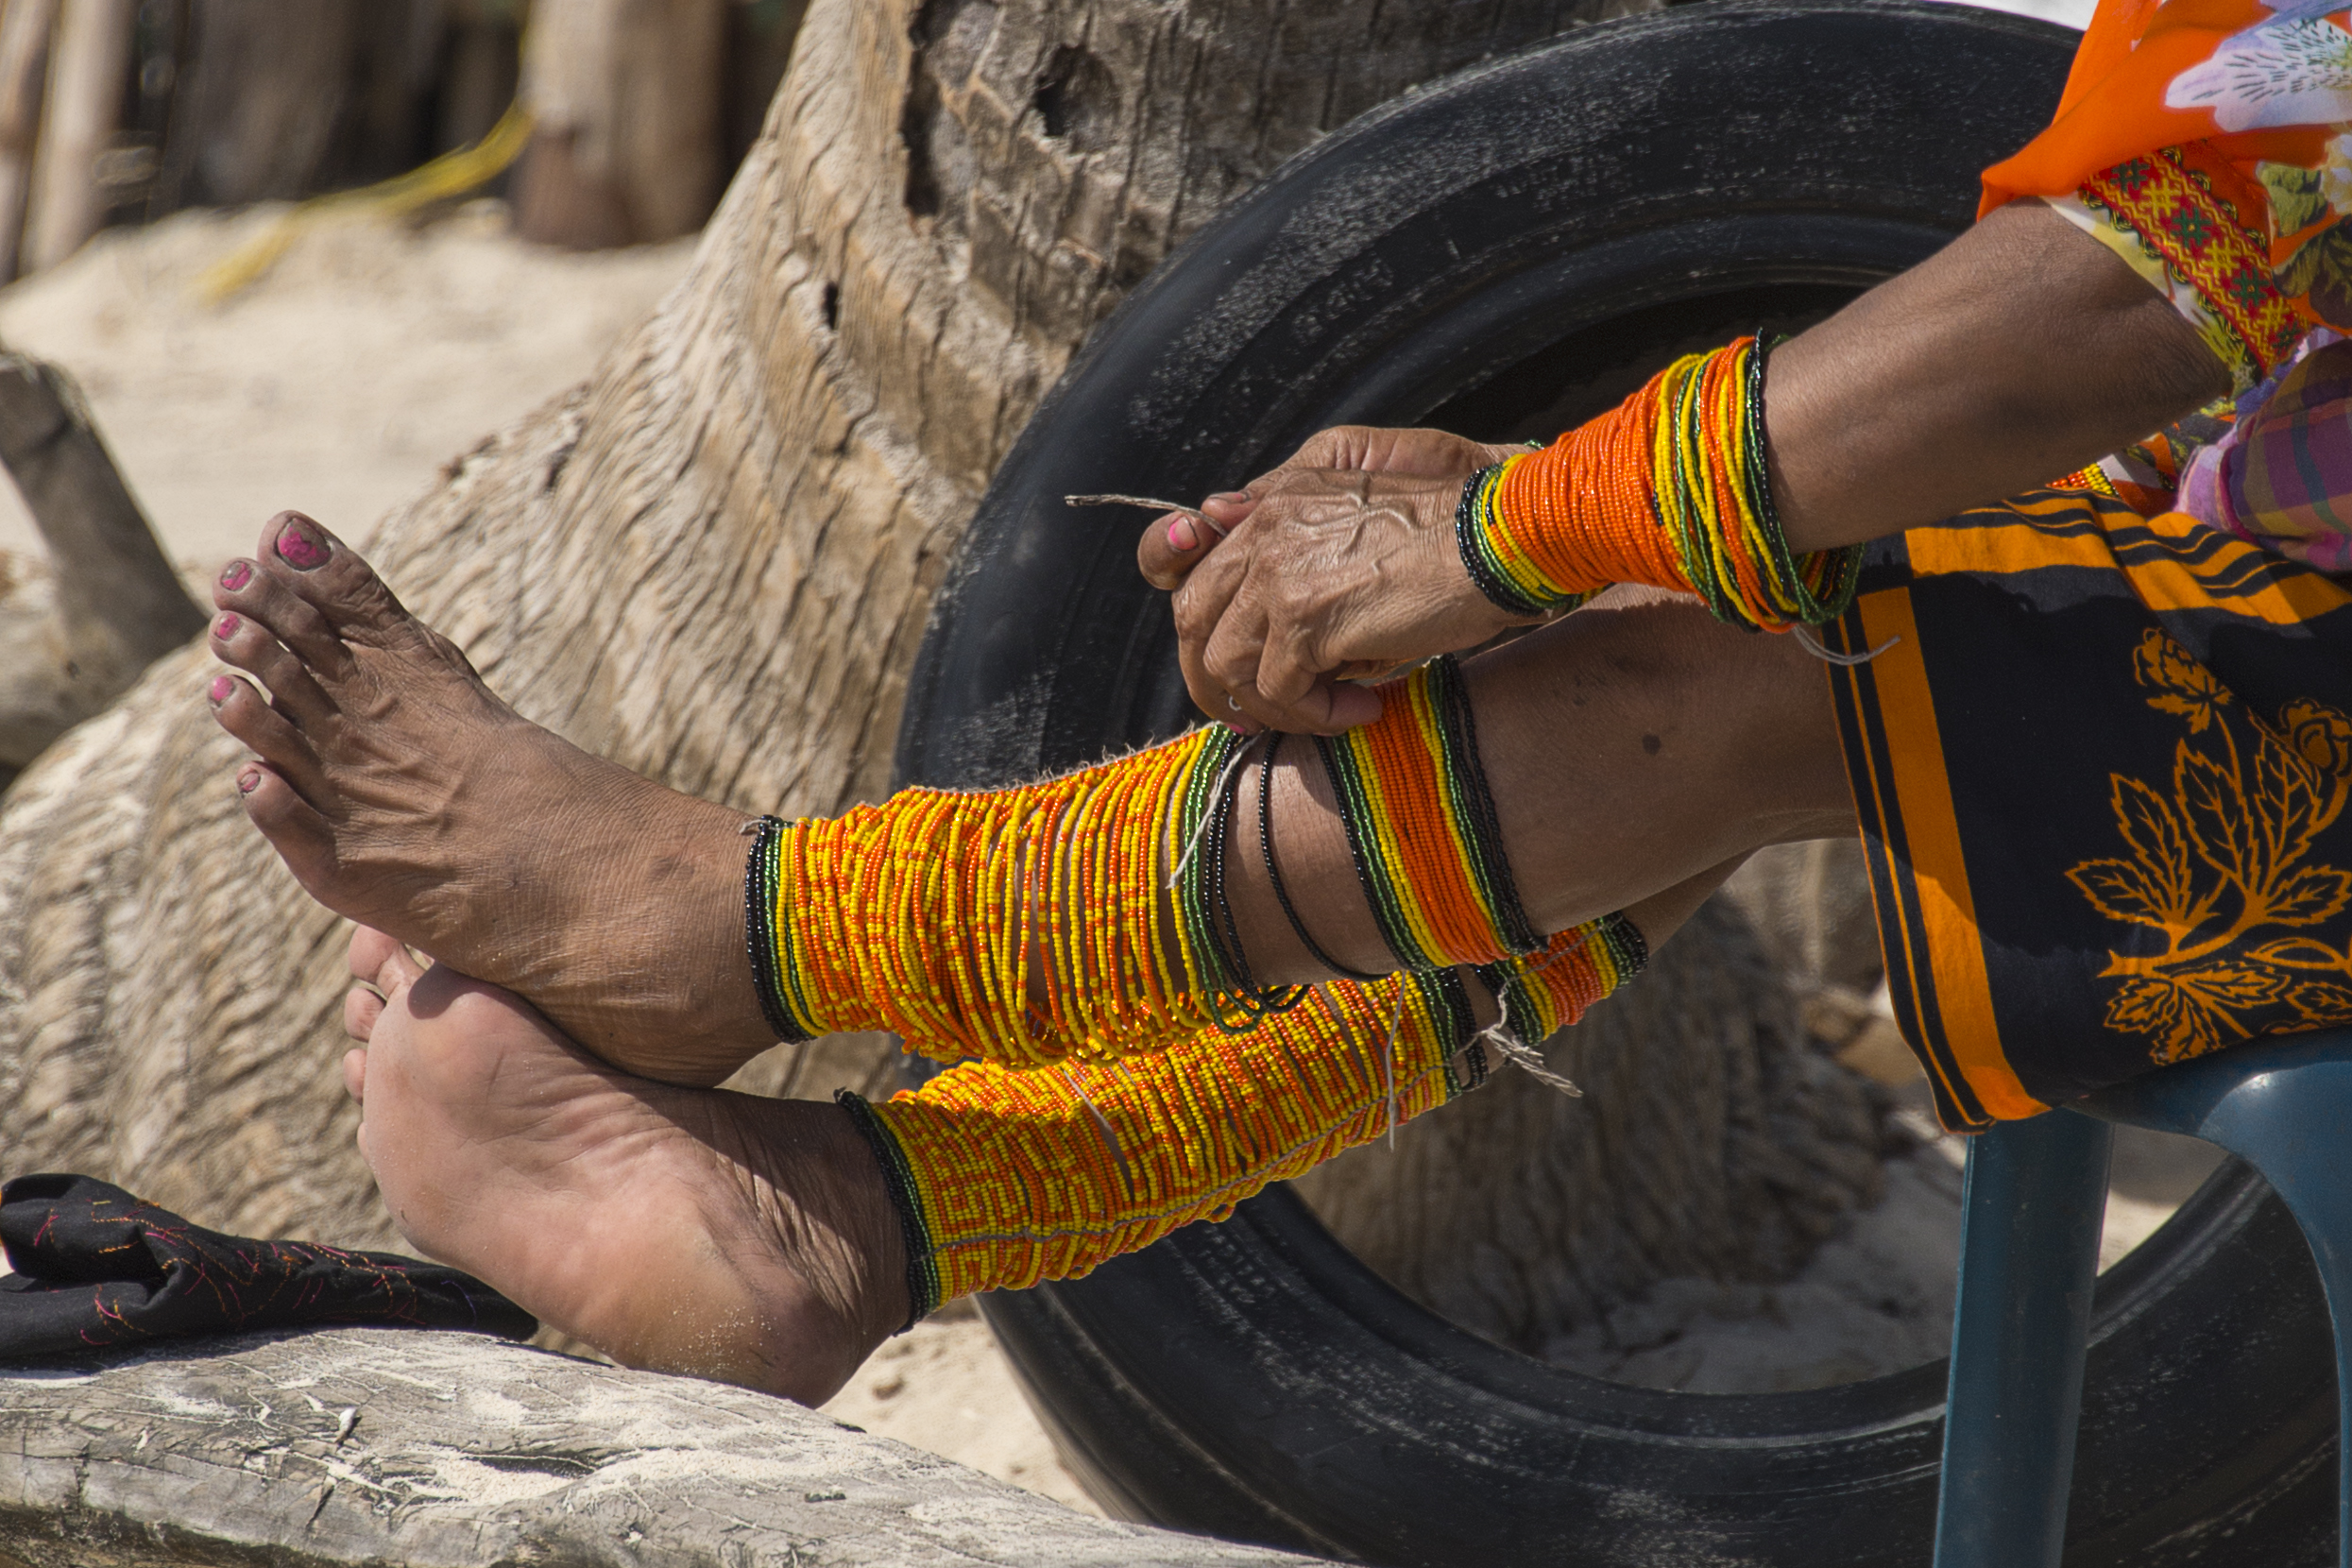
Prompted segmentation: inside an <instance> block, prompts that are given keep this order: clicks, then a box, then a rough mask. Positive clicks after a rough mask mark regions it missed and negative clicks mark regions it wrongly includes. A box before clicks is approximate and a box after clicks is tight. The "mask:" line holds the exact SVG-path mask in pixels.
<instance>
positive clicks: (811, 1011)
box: [744, 727, 1297, 1067]
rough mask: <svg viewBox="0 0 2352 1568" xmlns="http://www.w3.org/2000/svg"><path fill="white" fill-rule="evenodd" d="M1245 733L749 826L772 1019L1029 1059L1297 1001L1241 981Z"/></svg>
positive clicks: (1125, 1043)
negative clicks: (1240, 808) (1234, 896)
mask: <svg viewBox="0 0 2352 1568" xmlns="http://www.w3.org/2000/svg"><path fill="white" fill-rule="evenodd" d="M1247 743H1248V742H1247V741H1244V739H1243V738H1242V737H1239V736H1236V735H1235V734H1234V733H1233V732H1232V731H1230V730H1227V729H1224V728H1222V727H1212V728H1206V729H1201V730H1196V731H1194V732H1193V733H1191V734H1189V735H1186V736H1185V737H1183V738H1182V739H1180V740H1177V741H1170V742H1168V743H1167V744H1166V745H1162V746H1155V747H1153V748H1151V749H1150V750H1149V751H1144V752H1138V753H1136V754H1135V755H1133V756H1132V757H1126V758H1119V759H1118V760H1116V761H1114V762H1108V763H1104V764H1102V765H1101V766H1099V767H1095V768H1088V769H1084V770H1082V771H1081V772H1078V773H1074V774H1070V775H1065V776H1064V777H1061V778H1056V779H1048V780H1047V781H1045V782H1043V783H1039V784H1031V785H1026V786H1023V787H1021V788H1019V789H1014V790H1001V791H992V792H988V793H968V794H966V793H954V792H950V791H945V790H906V791H902V792H901V793H898V794H895V795H894V796H892V797H891V798H890V799H889V800H888V801H885V802H884V803H883V804H882V805H880V806H866V807H860V808H858V809H857V810H853V811H851V812H849V813H848V814H847V815H845V816H843V817H840V818H837V819H834V820H830V821H819V820H806V821H801V822H796V823H793V824H790V825H782V824H777V825H774V826H771V825H769V824H766V823H763V824H762V825H761V826H760V828H759V830H758V834H757V835H756V837H755V838H754V841H753V847H752V852H751V856H750V861H749V864H748V865H747V867H746V869H745V873H744V889H745V915H744V920H745V929H746V939H747V941H748V943H749V945H750V948H751V960H752V973H753V978H754V981H755V984H756V985H757V987H758V993H759V997H760V1003H761V1007H762V1009H763V1011H765V1012H767V1013H768V1014H769V1019H768V1021H769V1023H770V1024H771V1026H772V1027H774V1028H775V1031H776V1034H777V1036H778V1037H779V1038H783V1039H806V1038H810V1037H812V1036H814V1035H818V1034H830V1033H836V1032H842V1031H854V1030H873V1029H881V1030H889V1031H892V1032H894V1033H895V1034H897V1035H899V1036H900V1037H901V1038H902V1039H904V1040H905V1041H906V1042H907V1044H908V1046H909V1048H912V1049H913V1050H917V1051H920V1052H922V1053H923V1054H925V1055H929V1056H933V1057H937V1058H939V1059H942V1060H946V1061H960V1060H962V1059H963V1058H965V1057H985V1058H987V1059H989V1060H991V1061H997V1062H1002V1063H1005V1064H1007V1065H1014V1066H1031V1067H1034V1066H1042V1065H1048V1064H1050V1063H1054V1062H1059V1061H1063V1060H1065V1059H1067V1058H1072V1057H1076V1058H1109V1057H1112V1056H1117V1055H1125V1054H1129V1053H1133V1052H1148V1051H1155V1050H1161V1049H1165V1048H1167V1046H1169V1045H1172V1044H1174V1043H1175V1042H1176V1041H1178V1040H1181V1039H1184V1038H1185V1037H1187V1036H1189V1035H1191V1034H1193V1033H1194V1032H1196V1031H1199V1030H1201V1029H1203V1028H1206V1027H1211V1026H1217V1027H1223V1028H1228V1029H1246V1028H1248V1027H1250V1026H1251V1025H1252V1024H1253V1022H1254V1021H1255V1020H1256V1019H1257V1018H1259V1017H1261V1016H1263V1015H1264V1014H1266V1013H1267V1012H1269V1011H1270V1010H1278V1009H1279V1008H1281V1007H1282V1006H1285V1005H1288V1004H1290V1003H1292V1002H1295V1000H1296V999H1297V994H1296V993H1295V992H1278V993H1270V994H1260V993H1259V992H1257V990H1256V989H1255V988H1254V986H1253V984H1252V982H1251V980H1250V975H1249V970H1248V966H1247V964H1246V963H1245V962H1244V961H1243V959H1242V956H1241V951H1240V944H1239V941H1238V933H1237V930H1236V925H1235V922H1234V918H1233V912H1232V908H1231V904H1230V901H1229V900H1228V898H1227V896H1226V894H1225V888H1224V878H1225V864H1226V856H1225V853H1224V849H1225V833H1226V830H1227V826H1228V824H1229V820H1230V817H1231V814H1232V805H1233V793H1234V789H1235V787H1236V783H1237V775H1238V773H1239V769H1238V767H1237V766H1236V761H1237V754H1238V752H1239V750H1240V748H1241V747H1242V746H1244V745H1245V744H1247ZM1167 866H1175V867H1177V868H1178V875H1177V877H1176V878H1175V882H1176V886H1175V888H1174V890H1173V895H1172V898H1170V897H1164V896H1163V895H1164V888H1163V883H1165V882H1166V881H1167V880H1168V878H1167V876H1166V875H1165V873H1164V871H1163V868H1164V867H1167ZM1171 906H1172V914H1173V916H1174V918H1173V919H1172V920H1171V919H1170V918H1169V914H1170V912H1171ZM1032 952H1035V953H1038V954H1041V955H1042V957H1043V959H1044V962H1043V963H1040V964H1037V965H1035V966H1034V968H1035V970H1036V975H1035V976H1032V973H1031V970H1032V965H1031V963H1030V959H1031V953H1032ZM1171 957H1172V958H1173V960H1174V963H1173V964H1172V965H1171V963H1170V962H1169V961H1170V959H1171Z"/></svg>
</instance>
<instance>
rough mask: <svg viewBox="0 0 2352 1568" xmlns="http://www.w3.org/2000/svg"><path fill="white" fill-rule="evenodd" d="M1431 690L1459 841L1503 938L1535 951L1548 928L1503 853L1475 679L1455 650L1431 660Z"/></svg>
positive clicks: (1510, 947)
mask: <svg viewBox="0 0 2352 1568" xmlns="http://www.w3.org/2000/svg"><path fill="white" fill-rule="evenodd" d="M1429 695H1430V700H1431V704H1432V706H1433V707H1436V709H1437V712H1438V735H1439V741H1440V756H1441V758H1442V767H1441V769H1440V772H1441V773H1442V775H1443V777H1444V781H1445V788H1446V794H1447V804H1448V805H1449V806H1450V807H1451V809H1452V810H1453V813H1454V820H1455V822H1456V823H1457V824H1460V825H1462V827H1463V828H1464V831H1463V832H1462V833H1461V836H1460V839H1459V841H1458V842H1459V843H1460V844H1461V847H1462V855H1463V858H1464V859H1465V860H1467V861H1469V864H1470V872H1471V879H1472V881H1473V882H1474V884H1475V885H1476V887H1477V890H1478V899H1479V902H1480V903H1482V904H1483V905H1484V906H1485V907H1486V911H1487V913H1488V916H1489V917H1490V918H1491V920H1492V921H1493V923H1494V930H1495V934H1496V935H1497V936H1499V937H1501V938H1502V939H1503V948H1504V950H1505V951H1506V952H1512V953H1531V952H1534V951H1535V950H1536V949H1537V948H1538V947H1541V946H1543V940H1544V938H1543V933H1542V931H1539V930H1537V929H1535V923H1534V922H1533V921H1531V920H1529V919H1528V918H1527V911H1526V907H1525V905H1523V904H1522V903H1521V902H1520V901H1519V884H1518V882H1517V880H1516V879H1515V878H1512V876H1511V874H1510V861H1508V859H1507V858H1506V857H1505V855H1504V853H1503V824H1502V819H1501V817H1500V816H1498V815H1497V814H1496V812H1495V809H1494V792H1493V791H1492V790H1491V789H1490V788H1489V787H1488V785H1487V770H1486V764H1485V763H1484V762H1482V761H1481V760H1480V759H1479V757H1478V723H1477V718H1476V716H1475V715H1474V713H1473V711H1472V709H1471V703H1470V683H1469V682H1468V681H1467V680H1466V679H1464V678H1463V675H1462V667H1461V665H1460V663H1459V662H1458V661H1457V660H1456V659H1455V658H1454V657H1453V656H1452V655H1448V656H1445V657H1443V658H1440V659H1437V660H1435V661H1433V662H1432V663H1431V664H1430V666H1429Z"/></svg>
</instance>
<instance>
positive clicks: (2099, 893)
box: [2066, 861, 2184, 931]
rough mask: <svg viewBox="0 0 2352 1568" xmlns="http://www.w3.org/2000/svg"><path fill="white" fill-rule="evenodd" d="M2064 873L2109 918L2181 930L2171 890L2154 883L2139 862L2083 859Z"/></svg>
mask: <svg viewBox="0 0 2352 1568" xmlns="http://www.w3.org/2000/svg"><path fill="white" fill-rule="evenodd" d="M2066 875H2067V879H2068V880H2069V881H2071V882H2072V883H2073V884H2074V885H2075V886H2076V887H2078V888H2080V889H2081V890H2082V893H2083V896H2084V897H2086V898H2088V899H2089V900H2090V903H2091V907H2092V908H2093V909H2096V910H2097V911H2098V912H2100V913H2101V914H2104V915H2105V916H2106V917H2107V918H2108V919H2109V920H2127V921H2130V922H2131V923H2132V924H2134V925H2136V926H2154V927H2155V928H2156V929H2158V930H2160V931H2162V930H2180V929H2184V927H2183V925H2182V921H2181V913H2180V908H2179V904H2178V902H2177V900H2176V898H2175V896H2174V894H2173V890H2172V889H2170V888H2167V887H2164V886H2162V885H2161V884H2159V883H2157V882H2156V879H2155V878H2152V877H2151V876H2150V875H2149V874H2148V870H2147V867H2146V865H2145V863H2144V862H2142V861H2084V862H2083V863H2082V864H2080V865H2078V866H2075V867H2073V868H2072V869H2071V870H2070V871H2069V872H2068V873H2067V874H2066Z"/></svg>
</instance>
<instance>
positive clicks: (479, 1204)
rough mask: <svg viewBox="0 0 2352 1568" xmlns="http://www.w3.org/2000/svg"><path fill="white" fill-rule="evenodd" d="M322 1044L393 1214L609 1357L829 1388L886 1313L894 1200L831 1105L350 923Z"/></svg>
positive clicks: (441, 1252) (789, 1390)
mask: <svg viewBox="0 0 2352 1568" xmlns="http://www.w3.org/2000/svg"><path fill="white" fill-rule="evenodd" d="M351 972H352V974H353V975H355V976H357V977H358V978H359V979H360V980H361V981H362V982H363V984H361V985H358V986H354V987H353V988H352V990H351V993H350V995H349V997H348V998H347V999H346V1002H345V1022H346V1024H347V1026H348V1027H349V1030H350V1032H351V1033H352V1035H353V1036H354V1037H355V1038H357V1039H360V1040H362V1041H364V1042H366V1044H365V1046H364V1047H363V1048H360V1049H356V1050H353V1051H351V1052H350V1053H349V1055H348V1056H347V1057H346V1058H345V1059H344V1069H343V1070H344V1082H345V1083H346V1085H347V1086H348V1087H349V1089H350V1091H351V1094H352V1096H353V1097H354V1098H356V1099H358V1100H359V1101H360V1106H361V1116H362V1121H361V1125H360V1133H359V1143H360V1151H361V1152H362V1153H363V1154H364V1155H366V1159H367V1163H368V1165H369V1167H371V1168H372V1169H373V1170H374V1171H375V1174H376V1185H377V1186H378V1188H379V1189H381V1190H382V1192H383V1198H384V1202H386V1203H387V1204H388V1205H390V1207H391V1210H392V1214H393V1218H394V1219H396V1220H397V1221H398V1222H399V1224H400V1227H401V1234H402V1235H404V1236H407V1237H408V1239H409V1241H410V1243H411V1244H412V1245H414V1246H415V1247H417V1248H418V1250H419V1251H421V1252H423V1253H426V1254H427V1255H429V1256H431V1257H434V1258H436V1259H438V1260H440V1261H442V1262H444V1263H448V1264H450V1265H452V1266H453V1267H455V1268H459V1269H463V1270H467V1271H468V1272H469V1273H472V1274H475V1275H478V1276H479V1277H481V1278H482V1279H484V1280H486V1281H487V1282H488V1283H489V1284H491V1285H492V1286H495V1287H497V1288H498V1289H500V1290H501V1291H503V1292H504V1293H505V1294H506V1295H507V1296H508V1297H510V1298H512V1299H513V1300H514V1301H516V1302H518V1303H520V1304H521V1305H522V1306H523V1307H524V1308H525V1309H527V1310H528V1311H531V1312H533V1313H536V1314H537V1316H538V1317H539V1319H540V1320H541V1321H544V1322H547V1323H550V1324H553V1325H554V1327H556V1328H559V1329H561V1330H563V1331H564V1332H565V1333H567V1334H570V1335H573V1336H575V1337H577V1338H582V1339H585V1340H587V1341H588V1343H590V1344H592V1345H594V1346H596V1347H597V1348H598V1349H600V1350H602V1351H604V1352H605V1354H607V1355H611V1356H612V1357H613V1358H614V1359H615V1360H618V1361H620V1362H622V1363H623V1364H624V1365H627V1366H632V1367H645V1368H651V1369H654V1370H656V1371H661V1372H684V1373H688V1374H690V1375H693V1376H697V1377H711V1378H718V1379H721V1380H723V1381H725V1382H729V1383H740V1384H743V1385H745V1386H747V1387H750V1388H756V1389H766V1390H767V1391H769V1392H771V1393H777V1394H782V1395H785V1396H786V1397H788V1398H792V1399H796V1400H799V1401H800V1402H801V1403H803V1404H806V1405H817V1404H821V1403H823V1402H824V1401H825V1400H827V1399H828V1398H830V1397H831V1396H832V1394H833V1393H834V1391H835V1390H836V1389H840V1388H841V1386H842V1385H843V1384H844V1382H846V1381H847V1380H848V1378H849V1375H850V1373H852V1372H855V1371H856V1370H857V1369H858V1366H859V1364H860V1363H861V1362H862V1361H863V1360H864V1359H865V1358H866V1355H867V1354H868V1353H869V1352H871V1351H872V1350H873V1349H874V1347H875V1346H876V1345H877V1344H878V1343H879V1342H880V1341H881V1339H882V1338H884V1337H885V1336H887V1335H888V1334H890V1333H891V1332H892V1331H893V1330H895V1329H896V1328H897V1327H898V1326H899V1324H900V1323H901V1322H902V1321H905V1317H906V1311H907V1300H906V1264H905V1257H904V1253H903V1248H902V1243H901V1241H900V1237H899V1230H898V1220H897V1217H896V1214H895V1211H894V1210H893V1208H892V1207H891V1203H890V1199H889V1197H888V1195H887V1193H886V1192H885V1190H884V1188H883V1185H882V1178H881V1171H880V1167H878V1165H877V1164H876V1163H875V1159H874V1155H873V1152H872V1150H869V1149H868V1148H867V1146H866V1143H865V1141H864V1139H863V1138H862V1137H861V1136H860V1135H859V1133H858V1132H857V1130H856V1128H855V1127H854V1126H852V1125H851V1122H850V1119H849V1116H848V1114H847V1113H846V1112H844V1111H843V1110H842V1109H841V1108H840V1107H838V1106H833V1105H827V1104H822V1103H819V1102H814V1101H809V1100H780V1099H756V1098H754V1097H751V1096H748V1095H738V1094H731V1093H728V1092H727V1091H725V1090H716V1089H681V1088H673V1087H671V1086H668V1085H664V1084H657V1083H649V1082H644V1081H642V1080H639V1079H633V1078H630V1077H628V1076H626V1075H624V1074H622V1073H618V1072H615V1071H613V1070H612V1069H610V1068H608V1067H605V1066H604V1065H601V1064H599V1063H596V1062H594V1061H591V1060H590V1059H589V1058H588V1057H587V1056H586V1055H584V1054H583V1053H582V1052H580V1051H579V1050H578V1049H577V1048H574V1047H573V1046H572V1045H571V1043H570V1042H569V1041H567V1040H565V1039H564V1038H563V1036H561V1035H560V1034H558V1033H556V1031H554V1029H552V1028H551V1027H549V1025H548V1023H547V1021H546V1020H545V1019H543V1018H541V1017H540V1016H539V1015H538V1014H536V1013H534V1012H533V1011H532V1010H531V1009H530V1008H529V1007H528V1006H526V1005H524V1004H523V1002H522V1001H521V1000H520V998H519V997H514V996H512V995H510V994H508V993H506V992H504V991H502V990H499V989H498V988H497V987H495V986H489V985H485V984H482V983H481V982H480V981H478V980H468V979H466V978H465V977H463V976H461V975H458V974H455V973H453V972H452V971H451V970H449V969H448V968H446V967H435V968H433V969H431V970H420V969H419V968H418V965H417V963H415V962H414V961H413V960H412V959H411V958H410V957H409V956H408V954H407V953H406V952H405V951H404V950H403V949H402V948H401V946H400V944H398V943H396V942H394V941H393V940H392V939H391V938H390V937H387V936H385V935H383V933H382V932H380V931H373V930H368V929H365V928H363V929H361V930H359V931H358V932H357V933H356V934H355V935H354V936H353V937H352V939H351Z"/></svg>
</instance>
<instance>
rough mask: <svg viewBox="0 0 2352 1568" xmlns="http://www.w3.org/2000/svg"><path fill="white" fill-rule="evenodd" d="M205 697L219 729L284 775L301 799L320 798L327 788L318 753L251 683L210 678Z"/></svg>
mask: <svg viewBox="0 0 2352 1568" xmlns="http://www.w3.org/2000/svg"><path fill="white" fill-rule="evenodd" d="M205 697H206V699H207V700H208V701H210V702H211V703H212V705H213V718H215V719H217V720H219V721H220V727H221V728H223V729H225V730H227V731H228V732H229V733H230V734H231V735H233V736H235V737H236V738H237V739H238V740H239V741H243V742H244V743H245V746H246V749H247V750H248V751H250V752H252V753H253V754H254V755H255V756H256V757H259V758H261V759H262V760H263V761H264V762H267V763H268V764H269V765H270V766H271V767H273V768H276V769H277V770H278V771H279V772H280V773H281V774H283V775H285V776H286V778H287V779H288V780H289V781H290V782H291V783H292V784H293V785H294V787H295V788H296V789H298V790H299V791H301V793H302V794H303V796H304V797H305V798H307V799H309V800H312V801H317V800H320V799H323V798H324V796H323V794H322V793H321V792H322V791H324V790H325V789H326V788H327V775H326V770H325V769H324V768H322V767H320V766H319V763H318V754H317V753H316V752H315V751H314V750H313V749H312V748H311V743H310V741H308V740H307V739H305V738H304V736H303V734H302V732H301V731H300V730H298V729H297V728H295V727H294V725H293V724H291V723H290V722H289V721H288V720H287V718H286V716H285V715H284V714H283V713H281V712H279V711H278V709H276V708H275V707H271V706H270V705H269V703H268V701H267V700H266V699H264V697H263V695H262V694H261V693H260V692H259V691H257V690H254V689H253V683H252V682H250V681H242V680H239V679H237V678H236V677H235V676H234V675H214V676H213V684H212V686H211V687H210V689H208V690H206V692H205Z"/></svg>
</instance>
